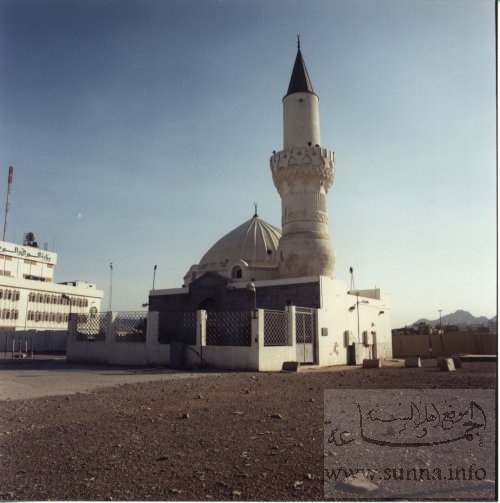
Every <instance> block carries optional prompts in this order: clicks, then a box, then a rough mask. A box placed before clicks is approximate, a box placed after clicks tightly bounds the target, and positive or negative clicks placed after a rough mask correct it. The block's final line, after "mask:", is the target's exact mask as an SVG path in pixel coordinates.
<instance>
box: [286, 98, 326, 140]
mask: <svg viewBox="0 0 500 503" xmlns="http://www.w3.org/2000/svg"><path fill="white" fill-rule="evenodd" d="M309 142H311V145H313V146H314V145H316V144H317V145H321V136H320V127H319V100H318V97H317V96H316V95H315V94H312V93H293V94H289V95H288V96H285V98H283V147H284V148H288V147H300V146H305V145H307V144H308V143H309Z"/></svg>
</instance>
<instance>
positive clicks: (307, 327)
mask: <svg viewBox="0 0 500 503" xmlns="http://www.w3.org/2000/svg"><path fill="white" fill-rule="evenodd" d="M313 321H314V320H313V314H312V313H311V312H296V313H295V330H296V338H295V340H296V342H297V344H299V343H300V344H311V343H312V341H313V331H314V325H313Z"/></svg>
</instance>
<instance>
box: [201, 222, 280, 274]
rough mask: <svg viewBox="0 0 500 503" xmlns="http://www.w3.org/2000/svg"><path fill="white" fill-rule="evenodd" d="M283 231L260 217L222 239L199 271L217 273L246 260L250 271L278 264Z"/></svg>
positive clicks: (214, 246) (209, 253) (202, 261)
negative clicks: (277, 253)
mask: <svg viewBox="0 0 500 503" xmlns="http://www.w3.org/2000/svg"><path fill="white" fill-rule="evenodd" d="M280 238H281V230H280V229H279V228H278V227H275V226H274V225H271V224H268V223H267V222H265V221H264V220H262V219H261V218H259V217H258V216H257V215H254V216H253V218H251V219H250V220H247V221H246V222H245V223H243V224H241V225H240V226H238V227H236V229H234V230H232V231H231V232H229V233H228V234H226V235H225V236H224V237H222V238H221V239H219V241H217V242H216V243H215V244H214V245H213V246H212V248H210V249H209V250H208V251H207V252H206V253H205V255H203V257H202V259H201V260H200V263H199V265H198V269H199V270H205V271H215V270H219V269H220V268H221V267H226V266H228V265H231V264H232V263H236V262H238V261H241V260H243V261H244V262H246V263H247V264H248V265H249V266H250V267H252V266H264V267H269V266H271V265H275V264H276V251H277V249H278V244H279V240H280Z"/></svg>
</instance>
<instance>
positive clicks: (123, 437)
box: [0, 360, 497, 501]
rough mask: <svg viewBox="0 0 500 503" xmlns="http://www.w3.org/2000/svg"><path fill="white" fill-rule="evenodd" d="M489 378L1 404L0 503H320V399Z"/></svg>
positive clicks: (181, 387) (115, 393)
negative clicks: (333, 393)
mask: <svg viewBox="0 0 500 503" xmlns="http://www.w3.org/2000/svg"><path fill="white" fill-rule="evenodd" d="M496 371H497V367H496V363H464V364H463V367H462V368H461V369H458V370H457V371H456V372H441V371H439V370H438V369H437V367H436V361H435V360H428V361H425V365H424V367H423V368H412V369H410V368H408V369H406V368H402V367H400V366H398V365H396V364H394V363H393V365H392V366H389V367H386V368H381V369H361V368H359V367H341V368H330V369H326V370H308V371H301V372H299V373H249V372H243V373H225V374H222V375H218V374H213V375H210V374H207V375H204V376H202V377H200V376H198V377H188V378H183V379H174V380H161V381H154V382H140V383H133V384H132V383H128V384H121V385H115V386H113V387H109V388H101V389H96V390H94V391H90V392H85V393H81V392H78V393H76V394H71V395H69V394H68V395H59V396H45V397H40V398H34V399H23V400H7V401H6V400H4V401H1V402H0V405H1V407H0V499H2V500H49V499H51V500H162V501H165V500H177V501H179V500H219V501H220V500H247V501H248V500H261V501H262V500H309V501H311V500H322V499H324V487H323V474H324V458H325V449H324V440H323V432H324V409H323V407H324V405H323V396H324V390H325V389H376V388H377V389H378V388H386V389H387V388H418V389H486V388H488V389H490V388H495V386H496V377H497V376H496ZM48 393H50V391H48ZM491 478H493V479H494V478H495V477H494V476H493V477H489V479H488V481H489V483H490V484H492V483H493V484H494V481H492V480H490V479H491ZM475 490H476V489H474V491H475ZM338 494H339V497H340V498H342V499H344V498H345V499H360V498H361V499H362V498H369V499H373V498H376V497H377V496H376V490H375V491H373V492H370V493H369V494H365V493H362V492H361V493H360V492H352V491H350V490H346V491H344V492H343V490H342V489H341V488H339V493H338ZM484 494H486V493H484ZM484 494H482V493H480V492H479V493H477V492H475V493H472V494H471V493H470V492H469V493H468V492H467V490H465V492H464V493H463V494H462V493H458V494H453V495H449V496H451V497H452V498H453V499H460V498H462V497H464V498H471V497H474V496H475V497H479V498H482V497H484ZM408 499H411V495H410V496H409V497H408ZM419 499H425V498H422V497H419ZM443 499H446V495H445V496H444V497H443Z"/></svg>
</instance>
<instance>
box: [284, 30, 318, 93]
mask: <svg viewBox="0 0 500 503" xmlns="http://www.w3.org/2000/svg"><path fill="white" fill-rule="evenodd" d="M292 93H314V90H313V87H312V84H311V79H310V78H309V74H308V73H307V68H306V64H305V63H304V58H303V57H302V53H301V52H300V36H299V35H297V56H296V58H295V63H294V65H293V70H292V76H291V77H290V84H288V91H287V93H286V94H287V95H288V94H292Z"/></svg>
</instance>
